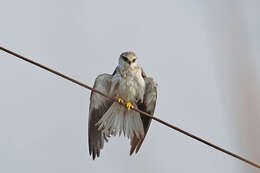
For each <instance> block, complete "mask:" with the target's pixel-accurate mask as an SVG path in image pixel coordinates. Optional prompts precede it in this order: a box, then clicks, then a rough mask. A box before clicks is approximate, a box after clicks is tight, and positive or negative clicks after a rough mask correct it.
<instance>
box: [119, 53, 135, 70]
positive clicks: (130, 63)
mask: <svg viewBox="0 0 260 173" xmlns="http://www.w3.org/2000/svg"><path fill="white" fill-rule="evenodd" d="M136 60H137V57H136V55H135V53H134V52H131V51H128V52H123V53H122V54H121V55H120V57H119V65H120V66H121V67H123V68H129V67H130V68H134V67H136V66H137V62H136Z"/></svg>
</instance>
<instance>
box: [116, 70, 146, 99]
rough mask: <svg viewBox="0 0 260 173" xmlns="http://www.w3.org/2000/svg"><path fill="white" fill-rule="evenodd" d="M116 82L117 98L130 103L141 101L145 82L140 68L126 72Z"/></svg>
mask: <svg viewBox="0 0 260 173" xmlns="http://www.w3.org/2000/svg"><path fill="white" fill-rule="evenodd" d="M118 82H119V83H118V85H119V86H118V93H117V96H118V97H121V98H123V99H125V100H126V101H130V102H135V101H136V99H137V100H141V101H142V100H143V96H144V90H145V81H144V79H143V77H142V74H141V70H140V68H136V69H132V70H128V71H126V72H125V74H123V76H121V75H120V77H119V80H118Z"/></svg>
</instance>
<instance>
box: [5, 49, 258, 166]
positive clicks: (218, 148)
mask: <svg viewBox="0 0 260 173" xmlns="http://www.w3.org/2000/svg"><path fill="white" fill-rule="evenodd" d="M0 49H1V50H2V51H4V52H6V53H8V54H11V55H13V56H16V57H17V58H20V59H22V60H24V61H27V62H29V63H31V64H34V65H36V66H38V67H40V68H43V69H45V70H47V71H49V72H51V73H54V74H56V75H58V76H60V77H62V78H64V79H67V80H69V81H71V82H73V83H76V84H78V85H80V86H82V87H84V88H87V89H89V90H91V91H93V92H96V93H98V94H100V95H102V96H104V97H106V98H108V99H110V100H112V101H113V102H117V98H115V97H111V96H108V95H106V94H104V93H102V92H100V91H98V90H96V89H95V88H92V87H90V86H88V85H86V84H84V83H82V82H79V81H77V80H75V79H73V78H71V77H69V76H66V75H64V74H62V73H60V72H58V71H56V70H53V69H51V68H49V67H46V66H44V65H42V64H40V63H37V62H35V61H33V60H31V59H29V58H26V57H24V56H22V55H19V54H17V53H15V52H13V51H11V50H8V49H6V48H4V47H1V46H0ZM117 103H118V102H117ZM119 104H121V105H122V106H125V103H119ZM133 110H134V111H136V112H139V113H141V114H143V115H145V116H147V117H149V118H151V119H153V120H155V121H157V122H159V123H161V124H164V125H166V126H168V127H170V128H172V129H174V130H177V131H179V132H180V133H182V134H184V135H187V136H189V137H191V138H193V139H195V140H197V141H200V142H202V143H204V144H206V145H208V146H210V147H212V148H215V149H216V150H219V151H221V152H223V153H226V154H228V155H230V156H232V157H235V158H237V159H239V160H241V161H244V162H246V163H248V164H250V165H252V166H254V167H256V168H260V165H259V164H256V163H254V162H251V161H249V160H247V159H245V158H243V157H241V156H239V155H237V154H234V153H232V152H230V151H228V150H226V149H224V148H221V147H219V146H217V145H215V144H212V143H210V142H208V141H206V140H204V139H202V138H200V137H197V136H195V135H193V134H191V133H189V132H186V131H184V130H182V129H180V128H178V127H176V126H174V125H171V124H169V123H167V122H165V121H163V120H161V119H159V118H156V117H154V116H152V115H150V114H148V113H146V112H143V111H141V110H139V109H136V108H133Z"/></svg>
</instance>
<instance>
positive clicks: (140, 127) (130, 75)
mask: <svg viewBox="0 0 260 173" xmlns="http://www.w3.org/2000/svg"><path fill="white" fill-rule="evenodd" d="M136 59H137V58H136V55H135V54H134V53H133V52H124V53H122V54H121V55H120V58H119V64H118V66H117V67H116V69H115V71H114V73H113V74H112V75H110V74H102V75H99V76H98V77H97V78H96V80H95V84H94V88H95V89H97V90H99V91H101V92H104V93H105V94H108V95H110V96H113V97H117V98H122V99H124V100H125V101H129V102H131V103H132V104H133V106H134V107H136V108H138V109H140V110H142V111H145V112H147V113H150V114H152V115H153V113H154V109H155V104H156V99H157V83H156V81H155V80H154V79H153V78H149V77H146V75H145V73H144V71H143V70H142V68H140V67H139V66H138V65H137V63H136ZM150 123H151V119H150V118H147V117H144V116H141V115H140V114H139V113H138V112H135V111H133V110H131V109H130V110H127V109H126V108H124V107H122V106H121V105H119V104H118V103H116V102H115V103H113V102H112V101H110V100H108V99H106V98H105V97H103V96H101V95H99V94H96V93H93V92H92V93H91V97H90V107H89V128H88V130H89V131H88V134H89V153H90V155H92V157H93V159H95V158H96V156H98V157H99V155H100V150H101V149H102V148H103V146H104V142H105V141H108V138H109V137H110V136H111V135H114V136H115V135H117V134H119V135H121V134H122V133H123V134H124V135H125V136H127V137H128V138H130V140H131V149H130V154H132V153H133V152H134V151H136V153H137V152H138V151H139V149H140V147H141V145H142V143H143V140H144V137H145V135H146V133H147V131H148V129H149V126H150Z"/></svg>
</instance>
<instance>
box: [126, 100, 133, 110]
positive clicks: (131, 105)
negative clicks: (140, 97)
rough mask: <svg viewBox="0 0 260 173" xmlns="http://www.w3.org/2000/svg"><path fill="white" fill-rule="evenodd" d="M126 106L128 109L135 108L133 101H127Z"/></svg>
mask: <svg viewBox="0 0 260 173" xmlns="http://www.w3.org/2000/svg"><path fill="white" fill-rule="evenodd" d="M126 108H127V109H128V110H130V109H134V106H133V104H132V103H130V102H127V104H126Z"/></svg>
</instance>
